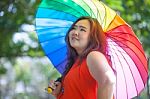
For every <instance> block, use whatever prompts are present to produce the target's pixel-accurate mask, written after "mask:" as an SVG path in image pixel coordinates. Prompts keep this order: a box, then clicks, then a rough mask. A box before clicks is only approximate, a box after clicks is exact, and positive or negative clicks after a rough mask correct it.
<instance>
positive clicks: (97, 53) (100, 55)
mask: <svg viewBox="0 0 150 99" xmlns="http://www.w3.org/2000/svg"><path fill="white" fill-rule="evenodd" d="M96 58H105V55H104V54H103V53H101V52H100V51H91V52H89V53H88V55H87V59H96Z"/></svg>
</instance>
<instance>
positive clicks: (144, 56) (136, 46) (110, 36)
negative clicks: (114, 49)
mask: <svg viewBox="0 0 150 99" xmlns="http://www.w3.org/2000/svg"><path fill="white" fill-rule="evenodd" d="M118 33H119V32H118ZM120 33H122V32H120ZM122 34H128V33H122ZM120 35H121V34H120ZM128 35H130V36H132V37H134V38H135V39H136V40H138V39H137V38H136V37H135V36H134V35H132V34H128ZM107 37H110V38H113V39H115V37H118V38H121V39H124V40H126V39H125V38H123V37H119V35H118V36H111V35H109V34H107ZM126 41H128V42H130V43H132V44H133V45H134V46H136V45H135V44H134V43H133V42H131V41H129V40H126ZM118 42H119V41H118ZM124 45H125V44H124ZM126 46H127V45H126ZM136 47H137V48H138V49H139V51H140V52H141V53H142V54H143V56H144V57H145V59H146V56H145V54H144V52H143V51H141V50H140V48H139V47H138V46H136Z"/></svg>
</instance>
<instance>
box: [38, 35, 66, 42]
mask: <svg viewBox="0 0 150 99" xmlns="http://www.w3.org/2000/svg"><path fill="white" fill-rule="evenodd" d="M63 37H65V36H59V37H54V38H51V39H46V41H50V40H55V39H58V38H63ZM46 41H39V42H40V43H44V42H46Z"/></svg>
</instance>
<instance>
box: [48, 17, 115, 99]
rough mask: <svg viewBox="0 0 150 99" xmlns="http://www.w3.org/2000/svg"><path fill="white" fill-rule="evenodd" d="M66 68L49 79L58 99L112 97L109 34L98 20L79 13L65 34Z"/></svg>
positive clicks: (113, 82)
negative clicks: (107, 39)
mask: <svg viewBox="0 0 150 99" xmlns="http://www.w3.org/2000/svg"><path fill="white" fill-rule="evenodd" d="M65 40H66V43H67V47H68V54H67V55H68V64H67V65H66V67H67V69H66V71H65V73H64V74H63V76H62V80H61V81H55V82H51V83H50V85H49V86H50V87H52V89H53V92H52V94H53V95H54V96H56V97H57V99H113V88H114V84H115V75H114V73H113V71H112V69H111V67H110V65H109V63H108V61H107V58H106V51H105V49H106V38H105V34H104V32H103V30H102V27H101V25H100V24H99V22H98V21H97V20H96V19H94V18H91V17H80V18H79V19H78V20H77V21H76V22H74V24H73V25H72V26H71V28H70V29H69V31H68V33H67V35H66V39H65Z"/></svg>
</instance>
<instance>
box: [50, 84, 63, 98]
mask: <svg viewBox="0 0 150 99" xmlns="http://www.w3.org/2000/svg"><path fill="white" fill-rule="evenodd" d="M54 84H55V86H56V88H55V89H54V90H53V91H52V94H53V95H54V96H57V95H58V94H59V93H60V91H61V83H60V82H55V83H54Z"/></svg>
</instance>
